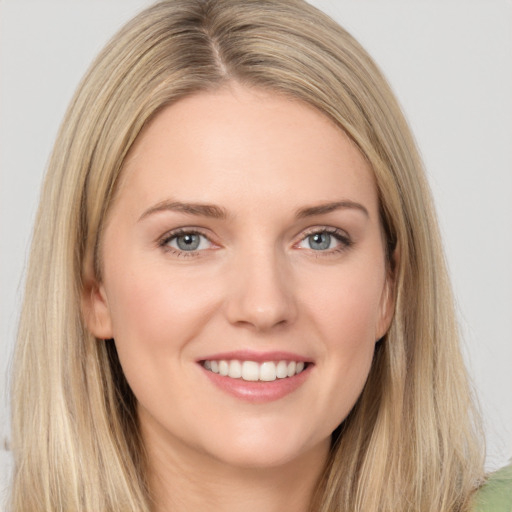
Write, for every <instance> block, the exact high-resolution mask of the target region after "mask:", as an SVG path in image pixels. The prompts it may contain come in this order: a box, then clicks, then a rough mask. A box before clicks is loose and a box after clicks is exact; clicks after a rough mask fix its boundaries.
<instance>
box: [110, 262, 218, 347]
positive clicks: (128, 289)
mask: <svg viewBox="0 0 512 512" xmlns="http://www.w3.org/2000/svg"><path fill="white" fill-rule="evenodd" d="M110 275H111V276H112V279H111V286H110V287H109V293H108V297H109V308H110V311H111V316H112V324H113V331H114V338H116V337H117V338H120V339H123V340H124V339H130V338H133V339H134V340H139V341H141V340H144V343H147V344H151V343H159V342H165V344H166V345H167V344H168V343H169V341H170V339H171V338H172V339H175V340H184V341H186V340H187V339H188V338H190V337H192V336H193V335H194V330H195V329H199V328H200V327H201V325H202V324H203V323H204V322H205V321H206V320H207V319H208V317H209V315H210V314H211V311H212V309H213V306H212V304H213V303H214V302H215V297H214V296H213V294H212V293H211V291H210V290H211V288H208V287H205V286H204V281H203V280H202V279H198V278H197V276H196V277H194V278H191V276H188V275H187V272H183V273H182V274H180V273H176V272H174V273H170V272H169V271H166V270H165V269H155V270H152V269H151V268H146V269H141V270H140V271H136V270H135V271H133V272H131V273H130V276H129V278H128V279H127V278H126V275H123V273H122V269H121V268H119V269H118V270H117V272H112V273H111V274H110Z"/></svg>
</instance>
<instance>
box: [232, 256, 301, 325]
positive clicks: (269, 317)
mask: <svg viewBox="0 0 512 512" xmlns="http://www.w3.org/2000/svg"><path fill="white" fill-rule="evenodd" d="M230 272H231V279H230V291H229V293H228V300H227V304H226V316H227V318H228V321H229V322H230V323H231V324H233V325H238V326H245V327H249V328H251V329H253V330H255V331H258V332H264V331H268V330H272V329H273V328H276V327H278V326H281V327H283V326H284V325H287V324H291V323H293V322H294V321H295V319H296V316H297V303H296V297H295V294H294V289H293V279H292V276H291V270H290V268H289V265H287V262H286V256H285V255H283V254H280V253H278V252H277V251H273V250H267V251H262V250H259V251H251V252H250V254H248V253H245V254H243V255H241V254H240V255H238V258H237V262H235V263H234V264H233V265H232V267H231V270H230Z"/></svg>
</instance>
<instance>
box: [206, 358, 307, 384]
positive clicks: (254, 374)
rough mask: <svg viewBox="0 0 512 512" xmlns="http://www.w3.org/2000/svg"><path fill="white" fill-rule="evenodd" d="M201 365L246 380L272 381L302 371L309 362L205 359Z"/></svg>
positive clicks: (292, 375) (213, 371)
mask: <svg viewBox="0 0 512 512" xmlns="http://www.w3.org/2000/svg"><path fill="white" fill-rule="evenodd" d="M201 365H202V366H203V368H205V369H206V370H208V371H210V372H212V373H216V374H218V375H221V376H223V377H229V378H231V379H240V380H245V381H248V382H258V381H260V382H272V381H275V380H278V379H279V380H281V379H288V378H290V377H294V376H295V375H298V374H299V373H301V372H303V371H304V370H305V369H306V368H307V366H308V365H309V363H305V362H303V361H277V362H276V361H265V362H263V363H257V362H256V361H239V360H236V359H233V360H226V359H221V360H219V361H217V360H205V361H201Z"/></svg>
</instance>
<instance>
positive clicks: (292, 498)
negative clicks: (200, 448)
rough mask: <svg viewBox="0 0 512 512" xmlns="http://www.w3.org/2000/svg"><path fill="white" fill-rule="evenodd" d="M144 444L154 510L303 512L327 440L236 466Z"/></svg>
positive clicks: (191, 452)
mask: <svg viewBox="0 0 512 512" xmlns="http://www.w3.org/2000/svg"><path fill="white" fill-rule="evenodd" d="M176 448H177V447H176V446H169V445H166V446H162V445H158V446H157V445H155V444H153V445H152V444H148V443H146V449H147V455H148V464H149V485H150V489H151V493H152V496H153V503H154V512H174V511H179V512H197V511H198V510H208V511H209V512H239V511H243V512H261V510H265V511H266V512H282V511H283V510H286V511H289V512H307V511H308V510H309V509H310V508H309V507H310V503H311V500H312V497H313V494H314V492H315V489H316V487H317V485H318V482H319V480H320V478H321V475H322V472H323V469H324V467H325V464H326V461H327V456H328V451H329V444H328V443H322V445H319V446H316V447H314V448H313V449H311V450H309V451H308V452H306V453H303V454H301V455H300V456H298V457H297V458H295V459H293V460H291V461H289V462H286V463H283V464H281V465H277V466H273V467H265V468H261V467H256V468H254V467H234V466H231V465H229V464H226V463H225V462H223V461H219V460H216V459H212V458H210V457H209V456H208V455H206V454H201V453H197V452H194V450H192V449H189V448H186V447H178V449H176Z"/></svg>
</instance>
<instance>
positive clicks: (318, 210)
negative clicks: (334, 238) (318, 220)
mask: <svg viewBox="0 0 512 512" xmlns="http://www.w3.org/2000/svg"><path fill="white" fill-rule="evenodd" d="M344 209H355V210H359V211H361V212H362V213H364V214H365V215H366V217H370V214H369V213H368V210H367V209H366V208H365V207H364V206H363V205H362V204H360V203H356V202H354V201H349V200H345V201H335V202H332V203H323V204H319V205H316V206H307V207H305V208H300V209H299V210H297V213H296V217H297V218H298V219H303V218H305V217H313V216H314V215H323V214H326V213H331V212H333V211H336V210H344Z"/></svg>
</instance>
